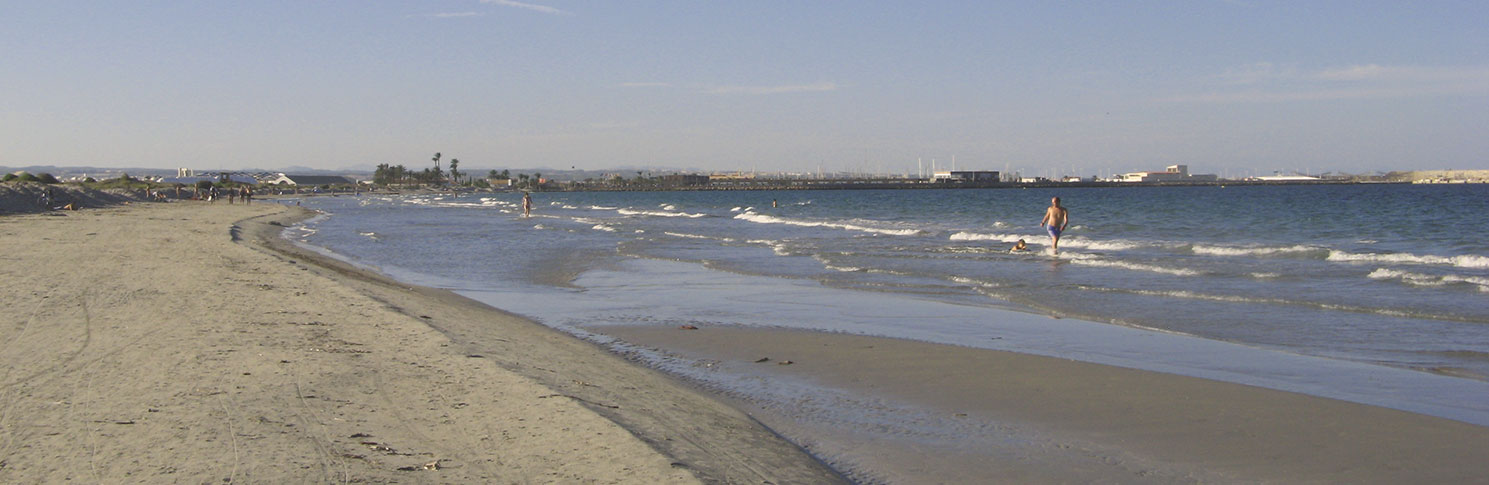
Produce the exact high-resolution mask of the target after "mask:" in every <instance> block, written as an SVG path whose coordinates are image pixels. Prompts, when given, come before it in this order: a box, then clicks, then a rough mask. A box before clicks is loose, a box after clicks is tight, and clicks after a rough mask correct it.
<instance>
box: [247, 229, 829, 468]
mask: <svg viewBox="0 0 1489 485" xmlns="http://www.w3.org/2000/svg"><path fill="white" fill-rule="evenodd" d="M292 212H300V213H301V214H299V215H296V216H290V217H288V218H282V219H281V218H267V219H263V220H259V219H249V220H245V221H240V224H241V225H243V226H244V228H245V229H244V231H243V232H244V234H245V235H246V239H248V240H249V243H250V244H252V245H256V246H258V247H259V248H261V249H263V250H266V251H268V252H271V253H274V254H276V255H278V256H279V257H281V258H297V259H300V260H306V261H311V262H313V264H314V265H315V266H318V267H319V268H318V269H321V270H325V271H329V272H331V273H334V274H337V275H340V276H342V278H340V279H339V280H340V281H339V282H340V283H342V284H344V285H347V286H348V287H351V288H353V289H355V290H357V291H359V292H361V293H363V294H366V295H369V296H371V297H373V298H374V299H376V300H378V301H381V302H383V303H385V304H388V305H391V306H393V307H394V308H396V309H397V310H398V311H399V312H401V313H403V314H405V315H408V316H410V317H413V318H418V319H421V320H423V322H424V323H425V324H426V325H428V326H429V327H430V328H432V329H434V330H435V331H438V332H439V333H440V334H442V335H443V336H445V337H446V338H448V339H450V342H451V344H452V345H455V346H456V347H457V348H458V349H459V351H460V352H461V353H464V354H465V355H467V356H473V357H474V358H481V359H485V360H487V361H489V362H494V363H496V364H497V365H498V366H500V367H502V368H503V369H505V370H507V371H510V372H514V373H516V374H518V375H521V376H523V377H525V378H528V379H532V380H534V381H537V382H539V383H541V384H542V385H544V386H546V387H548V388H549V389H551V390H552V391H554V392H556V393H558V394H559V395H561V396H562V397H564V398H568V399H572V400H574V401H576V402H579V403H580V404H581V405H583V406H584V407H586V408H588V409H589V410H591V411H593V412H595V413H597V414H599V415H601V416H604V417H605V418H606V419H609V420H611V421H613V422H615V423H616V424H618V425H620V426H621V427H623V428H625V429H626V430H627V431H629V432H631V433H633V434H634V435H636V437H637V438H640V439H641V440H642V441H644V442H646V443H647V444H648V445H650V446H652V447H653V448H655V449H657V450H658V451H659V452H661V453H663V454H664V455H666V456H668V457H670V458H672V459H674V460H676V461H674V462H673V464H672V466H674V467H675V468H680V469H685V470H690V471H692V473H694V475H696V476H698V478H700V479H703V480H704V481H724V482H737V481H741V480H744V479H746V478H751V479H770V480H785V481H788V482H795V481H802V480H806V481H811V482H814V483H830V482H833V481H838V480H840V477H838V476H837V475H836V473H835V472H832V471H831V470H828V469H826V468H825V467H824V466H822V464H821V463H820V462H818V461H816V459H815V458H812V457H811V456H810V455H808V454H806V453H804V452H802V450H800V449H799V448H797V447H796V446H795V445H794V444H791V443H789V442H786V441H784V439H782V438H781V437H780V436H779V435H777V434H775V433H774V432H773V431H771V430H769V429H768V428H765V427H764V425H762V424H760V423H759V422H758V421H756V420H754V419H753V418H751V417H749V416H748V415H745V414H743V413H740V412H738V411H737V410H735V409H732V408H730V407H728V406H726V405H723V404H722V403H719V402H717V401H716V400H713V399H711V398H709V397H707V396H705V395H702V394H700V393H697V392H696V391H694V390H692V389H688V388H685V387H682V386H680V385H679V383H677V382H675V381H674V380H673V379H672V378H670V377H668V376H665V375H663V374H662V373H660V372H656V371H653V370H651V369H646V368H644V367H640V366H636V365H634V364H631V363H629V362H626V361H624V360H622V359H619V358H617V357H616V356H614V355H613V354H610V353H609V352H607V351H605V350H604V349H602V348H600V347H598V346H595V345H593V344H591V343H589V342H585V341H582V340H580V339H577V338H574V337H572V336H570V335H568V334H565V333H563V332H560V331H557V330H554V329H552V328H549V327H546V326H543V325H541V324H538V323H536V322H532V321H530V320H527V319H525V318H522V317H521V316H518V315H514V314H511V313H507V312H505V311H502V310H501V309H498V308H493V307H491V306H488V305H486V304H484V303H481V302H478V301H475V300H471V299H469V298H466V297H464V296H461V295H458V294H456V293H454V292H452V291H449V290H444V289H438V288H429V287H423V286H418V285H412V284H409V283H405V282H401V281H397V280H394V279H392V278H390V277H388V276H386V275H383V274H381V273H377V272H375V271H371V270H368V269H365V268H360V267H357V266H355V265H352V264H349V263H347V262H344V261H341V260H339V259H335V258H332V257H328V256H326V255H322V254H319V253H317V252H315V251H312V250H309V249H306V248H304V247H301V246H299V245H297V244H295V243H294V242H293V241H290V240H288V239H286V238H284V237H282V236H280V233H281V232H282V230H283V229H284V228H285V227H286V226H287V225H289V224H290V223H293V222H297V221H299V220H304V219H306V218H309V217H313V216H314V215H315V214H316V213H315V212H313V211H310V210H308V209H298V208H297V209H294V210H292ZM286 260H289V261H293V259H286ZM492 320H501V322H502V324H503V325H502V327H505V328H500V329H498V328H490V327H488V326H486V324H487V323H489V322H491V321H492ZM499 330H506V331H508V332H509V333H501V332H499ZM513 334H518V335H520V336H521V337H523V338H524V339H526V341H523V340H519V339H518V338H516V337H514V336H513ZM534 343H539V344H542V345H541V346H540V347H537V348H534V347H532V346H530V345H531V344H534ZM556 353H561V354H560V355H563V354H567V355H565V357H566V358H565V359H564V360H565V361H566V362H567V364H568V368H567V369H564V371H563V372H560V371H556V370H554V369H552V368H550V367H554V366H550V365H544V364H534V363H533V362H535V361H537V362H541V360H540V359H554V358H555V357H554V354H556ZM569 359H573V360H572V361H570V360H569ZM597 383H609V384H617V385H621V386H623V389H606V388H605V387H602V385H601V384H597ZM637 390H641V391H644V392H645V395H634V394H632V393H631V391H637ZM661 393H667V394H664V395H661V396H658V394H661ZM656 398H662V399H661V402H662V403H665V404H666V405H667V406H664V407H657V402H655V401H656V400H657V399H656Z"/></svg>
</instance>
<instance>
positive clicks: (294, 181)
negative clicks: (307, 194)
mask: <svg viewBox="0 0 1489 485" xmlns="http://www.w3.org/2000/svg"><path fill="white" fill-rule="evenodd" d="M259 183H264V184H270V185H278V184H284V185H352V184H355V183H357V181H355V180H352V179H350V178H347V177H342V176H340V175H289V174H283V173H280V174H274V175H273V176H271V177H267V178H265V179H259Z"/></svg>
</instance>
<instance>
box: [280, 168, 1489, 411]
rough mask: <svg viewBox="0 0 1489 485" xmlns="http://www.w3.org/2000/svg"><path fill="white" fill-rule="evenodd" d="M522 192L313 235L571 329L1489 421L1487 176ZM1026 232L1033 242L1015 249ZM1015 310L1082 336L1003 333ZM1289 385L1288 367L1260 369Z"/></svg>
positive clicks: (311, 230) (339, 215)
mask: <svg viewBox="0 0 1489 485" xmlns="http://www.w3.org/2000/svg"><path fill="white" fill-rule="evenodd" d="M1051 196H1060V197H1061V199H1062V201H1063V203H1064V205H1065V206H1066V207H1067V208H1068V209H1069V210H1070V213H1071V220H1072V223H1071V227H1070V229H1069V230H1068V231H1067V233H1066V235H1065V237H1064V238H1063V239H1062V241H1061V247H1060V251H1059V252H1058V253H1057V254H1051V253H1050V252H1049V251H1048V247H1047V244H1048V242H1049V241H1048V236H1046V235H1045V234H1044V232H1043V230H1042V228H1040V227H1039V220H1040V217H1041V216H1042V215H1043V212H1044V208H1045V207H1046V206H1047V205H1048V203H1049V199H1050V197H1051ZM520 197H521V196H520V194H463V195H460V196H450V195H445V196H427V195H421V196H386V195H376V194H371V195H369V194H364V195H362V196H359V197H336V198H313V199H307V200H305V201H304V203H305V204H306V205H307V206H310V207H313V208H316V209H319V210H322V211H325V212H327V213H328V214H329V216H327V217H323V218H318V219H316V220H314V221H311V222H310V223H308V224H307V225H306V226H305V227H304V228H303V229H302V230H301V232H300V233H299V235H297V236H296V237H299V238H302V239H303V240H304V241H306V242H307V243H309V244H312V245H315V246H320V247H323V248H326V249H328V250H330V251H332V252H334V253H336V254H338V255H340V256H342V257H345V258H347V259H349V260H351V261H354V262H358V263H361V264H366V265H369V266H373V267H376V268H378V269H381V270H383V271H385V272H388V273H390V274H392V275H394V276H396V277H400V278H404V279H408V280H412V281H414V282H417V283H421V284H427V285H433V286H441V287H446V288H453V289H456V290H461V291H464V292H466V293H467V294H470V295H473V296H476V297H478V298H481V299H483V300H486V301H488V302H490V303H492V304H493V305H495V306H497V307H500V308H503V309H507V310H510V311H514V312H517V313H522V314H525V315H528V316H531V317H533V318H535V319H537V320H539V321H543V322H545V323H548V324H550V325H554V326H557V327H561V328H566V329H579V328H593V327H596V326H601V325H605V324H617V323H624V324H634V323H643V324H645V323H650V324H659V325H661V324H665V325H675V324H678V323H688V322H697V323H703V324H737V325H780V326H797V327H806V328H815V329H820V330H831V331H846V332H856V333H868V334H878V335H886V336H894V337H903V338H914V339H922V340H929V341H941V342H948V343H958V344H963V345H973V346H984V347H988V348H1004V349H1011V350H1022V351H1028V352H1032V353H1041V354H1048V355H1058V356H1063V357H1069V358H1075V359H1081V360H1090V361H1096V362H1104V363H1114V364H1118V365H1128V366H1133V367H1141V368H1149V369H1155V370H1164V371H1170V372H1179V373H1187V374H1191V375H1200V376H1205V377H1213V378H1221V379H1226V380H1233V381H1238V382H1247V383H1253V384H1258V385H1269V386H1272V387H1278V388H1284V389H1290V390H1298V391H1303V392H1312V393H1315V394H1320V395H1333V396H1336V397H1346V398H1351V396H1353V397H1352V398H1355V399H1356V400H1361V401H1365V402H1372V398H1370V397H1369V396H1368V394H1369V393H1371V392H1376V391H1371V390H1368V389H1346V390H1344V391H1341V390H1340V389H1344V388H1361V387H1370V386H1372V385H1373V384H1370V383H1371V382H1377V381H1379V380H1380V378H1379V376H1378V375H1376V372H1377V371H1380V372H1386V373H1387V374H1389V375H1391V376H1393V377H1391V378H1390V379H1394V380H1395V381H1399V382H1402V383H1403V384H1402V387H1399V388H1392V389H1393V390H1391V391H1389V392H1391V393H1395V394H1403V393H1411V392H1417V393H1419V394H1420V393H1428V394H1432V393H1441V394H1443V395H1442V396H1439V398H1438V399H1437V400H1438V401H1440V402H1437V403H1436V404H1433V405H1434V406H1435V405H1438V404H1441V405H1443V406H1446V407H1448V408H1453V407H1461V406H1467V407H1468V408H1472V409H1473V410H1472V411H1469V413H1470V414H1474V413H1477V416H1478V417H1472V418H1468V420H1471V421H1481V422H1482V421H1483V420H1484V419H1486V418H1485V416H1489V411H1486V410H1485V409H1483V405H1482V404H1478V403H1477V402H1475V403H1468V402H1466V401H1483V400H1482V399H1480V398H1482V397H1483V394H1479V393H1482V392H1484V390H1485V389H1486V387H1484V383H1485V382H1486V381H1489V241H1486V240H1485V239H1484V238H1483V229H1484V228H1486V227H1489V186H1484V185H1452V186H1441V185H1439V186H1413V185H1342V186H1296V187H1224V188H1222V187H1132V188H1079V189H1076V188H1071V189H1059V190H1053V189H1026V190H1025V189H974V190H899V191H892V190H891V191H782V192H618V193H538V194H534V199H535V201H536V203H537V210H536V211H535V213H534V214H533V216H532V217H526V218H524V217H521V214H520V210H519V207H520V205H519V204H520ZM772 201H774V202H775V206H774V207H773V206H772V205H773V204H772ZM1018 239H1025V240H1026V241H1028V243H1029V245H1030V247H1031V249H1032V251H1029V252H1025V253H1011V252H1010V251H1009V250H1008V249H1009V248H1010V247H1011V246H1012V244H1013V243H1014V242H1015V241H1017V240H1018ZM875 305H878V307H875ZM864 308H878V309H877V310H874V311H871V312H869V311H865V312H857V313H855V312H854V311H853V310H855V309H864ZM1010 311H1012V312H1010ZM868 313H877V314H878V315H869V314H868ZM888 313H895V318H893V319H885V318H876V316H882V315H884V314H888ZM1010 314H1018V315H1026V316H1037V317H1038V319H1037V320H1035V321H1030V322H1031V323H1029V324H1028V325H1029V328H1030V329H1033V328H1035V327H1039V328H1040V329H1039V330H1029V332H1037V331H1046V330H1047V329H1052V328H1056V327H1059V328H1061V329H1063V330H1059V332H1060V334H1059V335H1060V336H1061V337H1059V338H1045V337H1038V338H1036V337H1034V336H1033V335H1034V334H1033V333H1024V334H1018V333H1017V332H1018V331H1015V330H1011V329H1008V328H999V327H997V322H1000V321H1004V320H1006V318H1004V317H1003V316H1006V315H1010ZM854 315H863V316H861V317H855V316H854ZM953 316H954V317H955V318H952V317H953ZM1050 316H1054V317H1059V319H1058V320H1056V319H1050V318H1049V317H1050ZM1040 322H1045V323H1040ZM1052 322H1066V323H1060V324H1058V325H1056V324H1055V323H1052ZM1068 322H1080V323H1081V325H1085V326H1084V327H1081V326H1079V325H1077V326H1074V327H1071V326H1070V325H1072V324H1071V323H1068ZM1091 322H1094V323H1091ZM1107 329H1122V331H1123V332H1126V333H1124V334H1123V335H1139V336H1145V335H1146V336H1162V339H1160V340H1161V341H1163V342H1168V341H1170V340H1164V339H1175V340H1173V341H1174V342H1180V343H1176V344H1172V345H1169V344H1164V345H1167V346H1169V347H1172V346H1177V347H1186V348H1189V350H1188V351H1187V352H1177V353H1170V352H1168V351H1167V350H1163V349H1157V350H1155V349H1154V348H1147V347H1143V348H1141V349H1138V348H1134V347H1129V348H1127V350H1125V351H1124V350H1099V349H1096V347H1097V346H1100V345H1107V346H1112V345H1116V344H1111V343H1110V342H1112V341H1114V340H1113V339H1112V338H1109V337H1096V335H1105V334H1104V333H1103V332H1106V331H1107ZM990 332H991V333H990ZM1000 332H1001V333H1000ZM993 334H996V335H993ZM990 335H992V336H990ZM1010 335H1023V337H1024V338H1023V339H1019V338H1005V337H1009V336H1010ZM1079 335H1087V336H1088V337H1090V338H1088V339H1087V340H1093V341H1094V340H1100V341H1102V342H1105V343H1101V342H1091V343H1090V345H1086V344H1079V345H1077V344H1072V343H1070V342H1072V340H1069V338H1071V337H1072V336H1079ZM1077 340H1079V339H1077ZM1115 340H1118V341H1119V340H1121V339H1115ZM1134 341H1144V342H1147V341H1152V340H1151V339H1149V340H1143V339H1141V338H1139V339H1135V340H1134ZM1196 341H1199V342H1206V343H1224V344H1226V347H1225V348H1239V349H1244V350H1245V352H1243V353H1241V354H1236V355H1234V356H1231V357H1229V358H1219V357H1214V356H1215V355H1216V354H1215V353H1214V352H1213V351H1210V350H1203V349H1204V348H1208V347H1205V345H1208V344H1205V345H1199V346H1196V345H1194V344H1193V343H1194V342H1196ZM1183 342H1188V343H1183ZM1165 348H1167V347H1165ZM1247 352H1250V353H1247ZM1180 354H1183V355H1180ZM1274 357H1275V358H1274ZM1295 357H1304V359H1302V360H1297V361H1295V363H1293V364H1288V368H1285V369H1272V370H1266V369H1259V368H1254V367H1247V366H1248V365H1251V364H1244V365H1243V364H1238V363H1239V362H1252V361H1274V362H1283V361H1288V362H1294V361H1291V360H1288V359H1293V358H1295ZM1210 360H1218V361H1226V360H1228V361H1229V362H1231V363H1230V364H1212V363H1209V362H1208V361H1210ZM1336 364H1338V365H1343V366H1345V367H1348V368H1350V369H1354V371H1348V372H1341V371H1337V370H1336V368H1335V367H1334V366H1335V365H1336ZM1355 371H1358V372H1359V375H1357V376H1356V377H1348V375H1350V372H1355ZM1268 373H1272V374H1276V375H1277V376H1284V377H1278V378H1277V379H1279V380H1277V381H1276V382H1273V381H1269V380H1268V379H1271V378H1270V377H1259V378H1256V379H1252V377H1255V376H1256V375H1260V374H1268ZM1305 374H1308V375H1309V376H1308V377H1306V378H1301V380H1299V379H1295V376H1298V375H1305ZM1248 376H1250V377H1248ZM1356 378H1357V379H1358V380H1357V381H1352V379H1356ZM1289 379H1293V380H1291V381H1289ZM1417 381H1420V382H1424V383H1427V384H1424V385H1425V386H1427V387H1426V389H1428V390H1426V391H1411V390H1410V389H1412V388H1413V387H1412V386H1415V385H1417V384H1415V382H1417ZM1440 386H1446V387H1448V388H1452V390H1443V388H1442V387H1440ZM1388 387H1389V386H1388ZM1331 389H1332V390H1331ZM1475 395H1478V396H1479V398H1474V397H1472V396H1475ZM1360 396H1366V397H1360ZM1390 399H1402V398H1401V396H1396V397H1393V398H1390ZM1390 399H1386V401H1389V400H1390ZM1405 399H1408V400H1409V399H1413V398H1409V397H1408V398H1405ZM1374 402H1384V401H1381V400H1376V401H1374ZM1397 407H1404V408H1411V407H1412V406H1411V405H1400V403H1397ZM1428 407H1429V408H1430V407H1431V406H1428ZM1428 411H1429V412H1431V410H1430V409H1428ZM1436 414H1443V415H1452V414H1454V413H1453V412H1437V413H1436ZM1458 417H1460V419H1461V418H1462V417H1461V416H1458Z"/></svg>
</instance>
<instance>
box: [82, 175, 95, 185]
mask: <svg viewBox="0 0 1489 485" xmlns="http://www.w3.org/2000/svg"><path fill="white" fill-rule="evenodd" d="M83 183H85V184H96V183H98V180H95V179H94V178H93V177H85V178H83Z"/></svg>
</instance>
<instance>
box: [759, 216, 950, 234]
mask: <svg viewBox="0 0 1489 485" xmlns="http://www.w3.org/2000/svg"><path fill="white" fill-rule="evenodd" d="M734 218H735V219H740V220H745V221H749V222H754V223H758V224H786V225H791V226H801V227H830V228H834V229H846V230H849V231H859V232H867V233H873V234H885V235H889V236H915V235H919V234H924V233H925V231H922V230H920V229H880V228H877V227H868V226H860V225H856V224H846V223H841V222H815V221H800V220H795V219H787V218H784V217H775V216H768V215H765V214H756V213H754V212H745V213H743V214H739V215H737V216H734Z"/></svg>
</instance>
